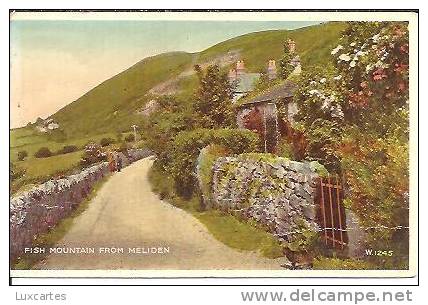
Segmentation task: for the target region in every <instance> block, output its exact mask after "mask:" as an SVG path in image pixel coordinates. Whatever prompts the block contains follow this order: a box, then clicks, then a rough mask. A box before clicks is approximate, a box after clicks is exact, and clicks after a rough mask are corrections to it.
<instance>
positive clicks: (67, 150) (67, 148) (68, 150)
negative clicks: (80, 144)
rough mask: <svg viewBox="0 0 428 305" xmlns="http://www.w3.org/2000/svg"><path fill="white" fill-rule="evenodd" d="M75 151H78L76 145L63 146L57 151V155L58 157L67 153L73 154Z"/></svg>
mask: <svg viewBox="0 0 428 305" xmlns="http://www.w3.org/2000/svg"><path fill="white" fill-rule="evenodd" d="M77 150H78V148H77V146H76V145H65V146H64V147H63V148H61V149H60V150H58V152H57V154H58V155H62V154H69V153H72V152H75V151H77Z"/></svg>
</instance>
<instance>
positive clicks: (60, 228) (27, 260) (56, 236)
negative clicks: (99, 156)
mask: <svg viewBox="0 0 428 305" xmlns="http://www.w3.org/2000/svg"><path fill="white" fill-rule="evenodd" d="M110 176H111V175H108V176H106V177H104V178H103V179H101V180H100V181H98V182H97V183H95V185H94V186H93V188H92V190H91V192H90V193H89V195H88V197H86V199H85V200H84V201H82V202H81V203H80V204H79V205H78V206H77V208H76V209H75V210H73V211H72V212H71V213H70V215H68V216H67V217H66V218H64V219H62V220H61V221H60V222H59V223H58V224H57V225H56V226H55V227H53V228H51V229H50V230H49V231H48V232H46V233H44V234H40V235H39V236H38V237H37V238H36V239H35V240H34V242H33V247H40V248H50V247H53V246H55V245H56V244H57V243H58V242H59V241H60V240H61V239H62V238H63V237H64V236H65V234H66V233H67V232H68V231H69V230H70V228H71V227H72V226H73V223H74V220H75V218H76V217H78V216H79V215H81V214H82V213H83V212H84V211H85V210H86V209H87V208H88V206H89V203H90V201H91V200H92V199H93V198H94V197H95V195H96V193H97V192H98V190H99V189H100V188H101V187H102V186H103V184H104V183H105V182H106V181H107V180H108V178H109V177H110ZM46 256H47V253H45V254H24V255H22V256H21V257H20V258H19V260H18V261H17V262H15V263H14V264H13V265H12V266H13V267H12V269H15V270H29V269H32V268H33V266H34V265H35V264H36V263H38V262H39V261H41V260H42V259H43V258H45V257H46Z"/></svg>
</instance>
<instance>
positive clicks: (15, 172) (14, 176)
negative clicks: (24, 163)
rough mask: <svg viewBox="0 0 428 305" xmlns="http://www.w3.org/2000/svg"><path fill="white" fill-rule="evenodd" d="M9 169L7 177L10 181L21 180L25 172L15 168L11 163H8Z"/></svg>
mask: <svg viewBox="0 0 428 305" xmlns="http://www.w3.org/2000/svg"><path fill="white" fill-rule="evenodd" d="M9 168H10V172H9V176H10V180H11V181H14V180H16V179H18V178H21V177H22V176H24V174H25V170H24V169H22V168H20V167H18V166H16V165H15V164H14V163H12V162H10V165H9Z"/></svg>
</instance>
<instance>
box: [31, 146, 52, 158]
mask: <svg viewBox="0 0 428 305" xmlns="http://www.w3.org/2000/svg"><path fill="white" fill-rule="evenodd" d="M51 156H52V152H51V151H50V149H49V148H47V147H41V148H40V149H39V150H38V151H37V152H36V153H35V154H34V157H36V158H48V157H51Z"/></svg>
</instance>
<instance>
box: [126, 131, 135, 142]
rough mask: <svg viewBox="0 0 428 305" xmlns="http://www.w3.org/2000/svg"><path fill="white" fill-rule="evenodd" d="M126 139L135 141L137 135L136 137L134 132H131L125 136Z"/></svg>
mask: <svg viewBox="0 0 428 305" xmlns="http://www.w3.org/2000/svg"><path fill="white" fill-rule="evenodd" d="M125 141H126V142H133V141H135V137H134V135H133V134H132V133H130V134H129V135H127V136H126V137H125Z"/></svg>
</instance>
